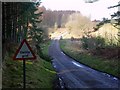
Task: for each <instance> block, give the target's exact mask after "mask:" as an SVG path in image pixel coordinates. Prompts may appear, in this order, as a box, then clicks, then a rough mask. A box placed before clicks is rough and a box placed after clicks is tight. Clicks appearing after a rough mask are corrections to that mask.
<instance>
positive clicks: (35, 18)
mask: <svg viewBox="0 0 120 90" xmlns="http://www.w3.org/2000/svg"><path fill="white" fill-rule="evenodd" d="M39 5H40V2H3V3H2V42H3V50H4V48H6V47H7V46H6V45H7V44H8V45H10V43H11V42H12V43H20V42H21V40H22V39H24V38H26V39H27V38H29V37H28V36H30V37H31V38H32V39H33V40H35V41H36V42H37V41H39V40H41V37H42V30H41V29H40V28H37V26H36V24H37V23H40V22H41V20H39V17H40V16H41V15H42V12H37V13H35V12H36V11H37V10H38V6H39Z"/></svg>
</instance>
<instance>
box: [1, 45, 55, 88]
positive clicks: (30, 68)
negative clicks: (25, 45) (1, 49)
mask: <svg viewBox="0 0 120 90" xmlns="http://www.w3.org/2000/svg"><path fill="white" fill-rule="evenodd" d="M43 44H44V45H46V43H43ZM47 46H48V44H47ZM16 48H17V47H16ZM16 48H14V47H12V49H11V51H9V52H7V53H6V55H5V58H4V62H3V76H4V77H3V80H2V81H3V84H2V87H3V88H22V87H23V66H22V65H23V62H22V61H14V60H13V59H12V56H13V54H14V52H15V51H16ZM46 48H47V47H46ZM46 48H43V51H47V50H46ZM47 53H48V52H45V53H44V54H47ZM55 76H56V72H55V71H54V69H53V67H52V64H51V63H50V62H47V61H46V60H44V59H41V58H40V57H39V56H38V55H37V59H36V60H33V61H26V87H27V88H51V89H52V88H53V81H54V79H55Z"/></svg>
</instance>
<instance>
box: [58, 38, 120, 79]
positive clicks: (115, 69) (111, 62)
mask: <svg viewBox="0 0 120 90" xmlns="http://www.w3.org/2000/svg"><path fill="white" fill-rule="evenodd" d="M60 47H61V49H62V50H63V51H64V52H65V53H66V54H67V55H69V56H71V57H72V58H74V59H75V60H77V61H79V62H80V63H83V64H85V65H87V66H90V67H92V68H94V69H97V70H99V71H102V72H106V73H109V74H112V75H114V76H117V77H119V78H120V70H119V68H120V66H119V64H120V61H119V60H117V59H105V58H102V57H99V56H94V55H92V54H91V53H89V52H87V50H83V49H82V47H80V45H77V44H76V43H75V42H74V41H71V40H60Z"/></svg>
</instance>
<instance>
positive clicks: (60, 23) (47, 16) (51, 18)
mask: <svg viewBox="0 0 120 90" xmlns="http://www.w3.org/2000/svg"><path fill="white" fill-rule="evenodd" d="M40 9H41V10H42V11H43V18H42V19H43V22H42V24H41V25H42V26H48V27H55V26H57V27H58V28H59V27H65V24H66V22H67V21H68V17H69V16H70V15H71V14H73V13H76V11H73V10H64V11H63V10H59V11H57V10H54V11H52V10H46V8H45V7H44V6H43V7H40Z"/></svg>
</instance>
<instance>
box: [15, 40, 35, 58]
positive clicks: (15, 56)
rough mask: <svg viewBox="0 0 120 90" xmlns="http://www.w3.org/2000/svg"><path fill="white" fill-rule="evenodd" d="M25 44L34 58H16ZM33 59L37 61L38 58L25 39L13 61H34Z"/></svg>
mask: <svg viewBox="0 0 120 90" xmlns="http://www.w3.org/2000/svg"><path fill="white" fill-rule="evenodd" d="M24 43H26V45H27V47H28V48H29V50H30V51H31V53H32V55H33V57H31V58H16V56H17V55H18V53H19V51H20V49H21V48H22V46H23V44H24ZM33 59H36V56H35V54H34V52H33V51H32V48H31V47H30V45H29V44H28V42H27V41H26V39H24V40H23V41H22V42H21V44H20V46H19V48H18V49H17V51H16V53H15V55H14V57H13V60H33Z"/></svg>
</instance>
